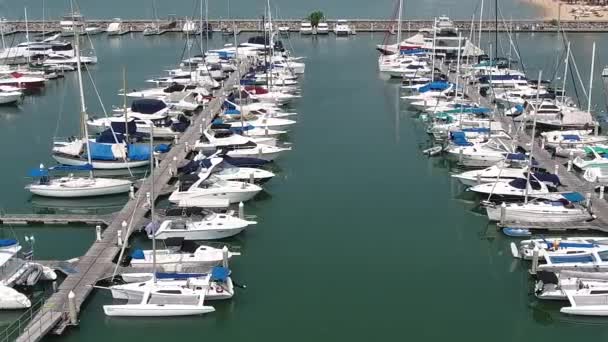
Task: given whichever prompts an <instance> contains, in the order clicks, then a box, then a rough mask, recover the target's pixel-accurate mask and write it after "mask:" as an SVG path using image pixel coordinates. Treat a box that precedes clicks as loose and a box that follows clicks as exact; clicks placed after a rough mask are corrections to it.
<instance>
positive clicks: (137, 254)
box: [131, 249, 146, 260]
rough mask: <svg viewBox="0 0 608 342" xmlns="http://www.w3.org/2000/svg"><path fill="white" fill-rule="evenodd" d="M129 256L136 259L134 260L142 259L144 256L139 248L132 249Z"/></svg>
mask: <svg viewBox="0 0 608 342" xmlns="http://www.w3.org/2000/svg"><path fill="white" fill-rule="evenodd" d="M131 258H133V259H136V260H143V259H145V258H146V256H145V254H144V251H142V250H141V249H136V250H134V251H133V253H131Z"/></svg>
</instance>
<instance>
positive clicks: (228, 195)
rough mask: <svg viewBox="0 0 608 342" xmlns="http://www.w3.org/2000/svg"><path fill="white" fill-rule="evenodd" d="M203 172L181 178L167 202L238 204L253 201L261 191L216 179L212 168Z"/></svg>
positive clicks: (259, 188) (252, 185) (236, 182)
mask: <svg viewBox="0 0 608 342" xmlns="http://www.w3.org/2000/svg"><path fill="white" fill-rule="evenodd" d="M205 171H206V172H201V173H200V174H199V175H184V176H182V177H181V178H180V182H179V185H178V188H177V189H176V190H175V191H173V192H172V193H171V195H170V196H169V201H170V202H173V203H179V201H181V200H183V199H219V200H228V202H229V203H239V202H246V201H249V200H251V199H253V197H255V195H257V194H258V193H259V192H260V191H262V188H261V187H260V186H258V185H255V184H249V183H246V182H238V181H225V180H222V179H220V178H217V177H215V176H213V175H212V172H213V168H212V167H211V168H208V169H206V170H205Z"/></svg>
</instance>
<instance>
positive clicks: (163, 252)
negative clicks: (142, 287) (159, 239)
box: [129, 239, 241, 272]
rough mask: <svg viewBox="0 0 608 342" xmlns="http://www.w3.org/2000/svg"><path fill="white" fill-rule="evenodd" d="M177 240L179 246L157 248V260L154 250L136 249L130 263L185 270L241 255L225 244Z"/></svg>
mask: <svg viewBox="0 0 608 342" xmlns="http://www.w3.org/2000/svg"><path fill="white" fill-rule="evenodd" d="M177 240H181V243H180V245H179V247H178V248H168V249H157V250H156V260H154V257H153V253H154V251H153V250H141V249H136V250H134V251H133V253H131V257H130V258H129V259H130V261H129V264H130V265H131V267H133V268H150V267H151V266H152V265H153V264H155V265H156V267H157V269H158V270H160V271H162V272H183V271H185V270H189V269H193V268H196V267H200V266H218V265H221V264H222V263H227V262H228V260H230V258H232V257H233V256H238V255H241V253H238V252H231V251H229V250H228V248H227V247H225V246H224V247H223V248H215V247H212V246H207V245H198V244H196V243H194V242H192V241H190V240H183V239H177ZM165 241H166V242H168V241H171V239H166V240H165Z"/></svg>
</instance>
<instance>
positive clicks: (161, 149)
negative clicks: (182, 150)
mask: <svg viewBox="0 0 608 342" xmlns="http://www.w3.org/2000/svg"><path fill="white" fill-rule="evenodd" d="M170 149H171V146H169V144H158V145H156V146H154V152H158V153H167V152H169V150H170Z"/></svg>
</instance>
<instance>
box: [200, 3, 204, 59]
mask: <svg viewBox="0 0 608 342" xmlns="http://www.w3.org/2000/svg"><path fill="white" fill-rule="evenodd" d="M199 21H200V24H199V26H200V28H201V37H200V44H201V54H202V55H204V54H205V48H204V47H203V0H201V2H200V13H199Z"/></svg>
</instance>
